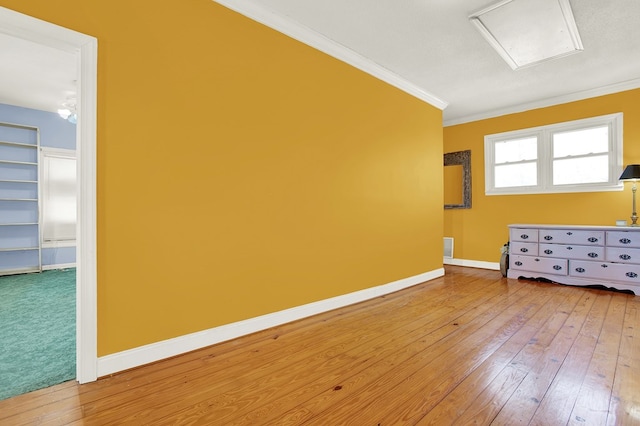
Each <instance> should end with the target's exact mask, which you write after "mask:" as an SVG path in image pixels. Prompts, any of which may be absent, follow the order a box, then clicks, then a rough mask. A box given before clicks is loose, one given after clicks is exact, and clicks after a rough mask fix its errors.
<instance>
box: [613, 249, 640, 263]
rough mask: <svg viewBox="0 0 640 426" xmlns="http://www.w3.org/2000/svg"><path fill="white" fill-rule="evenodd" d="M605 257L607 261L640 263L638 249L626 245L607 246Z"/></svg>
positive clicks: (639, 250) (639, 251)
mask: <svg viewBox="0 0 640 426" xmlns="http://www.w3.org/2000/svg"><path fill="white" fill-rule="evenodd" d="M605 259H606V260H608V261H609V262H621V263H639V264H640V249H638V248H626V247H607V256H606V258H605Z"/></svg>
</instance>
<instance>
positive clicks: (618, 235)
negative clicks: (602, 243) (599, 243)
mask: <svg viewBox="0 0 640 426" xmlns="http://www.w3.org/2000/svg"><path fill="white" fill-rule="evenodd" d="M607 245H608V246H615V247H636V248H640V232H629V231H607Z"/></svg>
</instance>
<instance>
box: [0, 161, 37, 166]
mask: <svg viewBox="0 0 640 426" xmlns="http://www.w3.org/2000/svg"><path fill="white" fill-rule="evenodd" d="M0 163H2V164H19V165H21V166H37V165H38V163H32V162H31V161H13V160H0Z"/></svg>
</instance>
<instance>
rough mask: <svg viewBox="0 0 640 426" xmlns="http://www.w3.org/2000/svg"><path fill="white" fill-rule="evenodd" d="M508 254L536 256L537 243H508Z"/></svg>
mask: <svg viewBox="0 0 640 426" xmlns="http://www.w3.org/2000/svg"><path fill="white" fill-rule="evenodd" d="M509 253H510V254H511V253H513V254H525V255H527V256H537V255H538V243H523V242H522V241H514V242H512V243H509Z"/></svg>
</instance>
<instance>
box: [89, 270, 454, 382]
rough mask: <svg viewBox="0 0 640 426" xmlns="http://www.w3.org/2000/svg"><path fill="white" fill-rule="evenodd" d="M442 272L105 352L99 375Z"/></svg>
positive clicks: (390, 290)
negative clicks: (129, 347) (154, 341)
mask: <svg viewBox="0 0 640 426" xmlns="http://www.w3.org/2000/svg"><path fill="white" fill-rule="evenodd" d="M443 275H444V269H443V268H440V269H436V270H433V271H430V272H425V273H422V274H420V275H415V276H413V277H408V278H404V279H401V280H398V281H394V282H391V283H388V284H384V285H380V286H377V287H372V288H368V289H365V290H360V291H356V292H353V293H349V294H344V295H341V296H337V297H332V298H330V299H325V300H320V301H318V302H313V303H309V304H306V305H302V306H296V307H294V308H290V309H285V310H283V311H279V312H274V313H271V314H267V315H261V316H259V317H255V318H250V319H247V320H244V321H238V322H234V323H231V324H226V325H223V326H220V327H215V328H211V329H209V330H204V331H200V332H196V333H191V334H187V335H184V336H180V337H176V338H173V339H168V340H163V341H161V342H156V343H151V344H149V345H144V346H140V347H137V348H134V349H129V350H126V351H122V352H118V353H115V354H111V355H106V356H103V357H100V358H98V376H99V377H102V376H106V375H109V374H113V373H116V372H118V371H123V370H127V369H130V368H134V367H138V366H141V365H144V364H148V363H151V362H155V361H158V360H161V359H165V358H169V357H172V356H176V355H180V354H182V353H186V352H189V351H193V350H196V349H200V348H204V347H207V346H211V345H214V344H216V343H220V342H224V341H226V340H231V339H235V338H237V337H240V336H244V335H247V334H251V333H255V332H257V331H260V330H265V329H268V328H271V327H275V326H278V325H280V324H285V323H289V322H292V321H296V320H299V319H302V318H306V317H309V316H312V315H317V314H320V313H323V312H327V311H331V310H334V309H338V308H341V307H344V306H348V305H352V304H354V303H359V302H362V301H365V300H368V299H373V298H375V297H379V296H383V295H385V294H389V293H393V292H396V291H398V290H402V289H405V288H407V287H411V286H414V285H416V284H420V283H423V282H425V281H429V280H433V279H435V278H438V277H441V276H443Z"/></svg>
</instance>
